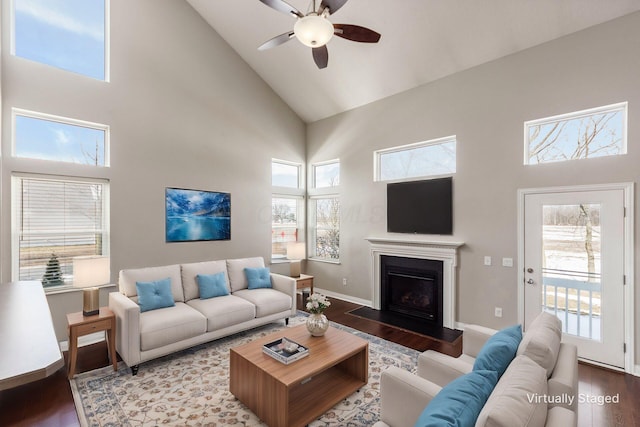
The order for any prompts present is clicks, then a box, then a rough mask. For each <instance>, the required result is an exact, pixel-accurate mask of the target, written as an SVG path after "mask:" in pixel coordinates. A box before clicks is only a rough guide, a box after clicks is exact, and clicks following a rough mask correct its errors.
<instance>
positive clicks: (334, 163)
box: [313, 160, 340, 188]
mask: <svg viewBox="0 0 640 427" xmlns="http://www.w3.org/2000/svg"><path fill="white" fill-rule="evenodd" d="M338 185H340V161H339V160H331V161H328V162H323V163H316V164H314V165H313V187H314V188H328V187H337V186H338Z"/></svg>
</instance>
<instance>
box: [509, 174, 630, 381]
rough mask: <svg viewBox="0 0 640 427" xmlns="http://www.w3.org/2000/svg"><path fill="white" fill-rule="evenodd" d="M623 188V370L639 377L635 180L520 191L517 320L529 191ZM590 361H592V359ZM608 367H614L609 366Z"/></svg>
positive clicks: (521, 303)
mask: <svg viewBox="0 0 640 427" xmlns="http://www.w3.org/2000/svg"><path fill="white" fill-rule="evenodd" d="M598 190H601V191H602V190H623V192H624V205H625V218H624V227H625V230H624V275H625V279H626V281H625V286H624V291H623V292H624V329H625V333H624V342H625V343H626V350H627V351H626V353H625V355H624V371H625V372H626V373H628V374H633V375H636V376H640V365H639V366H635V340H634V337H635V330H634V322H633V319H634V317H635V307H634V302H635V299H634V298H635V293H634V288H635V281H634V261H635V257H634V236H635V234H634V227H633V225H634V218H635V214H634V210H635V209H634V183H633V182H622V183H613V184H594V185H576V186H562V187H546V188H526V189H520V190H518V281H517V283H518V323H520V324H524V269H525V266H524V246H525V243H524V231H525V224H524V201H525V196H526V195H529V194H545V193H569V192H574V191H598ZM589 363H593V362H592V361H590V362H589ZM607 367H608V368H609V369H611V367H609V366H607Z"/></svg>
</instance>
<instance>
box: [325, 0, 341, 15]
mask: <svg viewBox="0 0 640 427" xmlns="http://www.w3.org/2000/svg"><path fill="white" fill-rule="evenodd" d="M346 2H347V0H322V3H320V9H318V15H322V12H324V10H325V9H326V8H329V13H330V14H331V15H333V14H334V13H336V12H337V11H338V9H340V8H341V7H342V6H344V4H345V3H346Z"/></svg>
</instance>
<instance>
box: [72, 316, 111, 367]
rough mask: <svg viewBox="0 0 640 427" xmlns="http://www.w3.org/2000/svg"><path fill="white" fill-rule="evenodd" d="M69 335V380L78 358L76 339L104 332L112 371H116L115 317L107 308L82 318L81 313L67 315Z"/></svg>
mask: <svg viewBox="0 0 640 427" xmlns="http://www.w3.org/2000/svg"><path fill="white" fill-rule="evenodd" d="M67 325H68V329H67V330H68V335H69V379H71V378H73V376H74V375H75V373H76V360H77V358H78V337H81V336H83V335H87V334H92V333H94V332H100V331H105V332H106V334H107V350H108V354H109V359H110V360H111V363H112V364H113V370H114V371H117V370H118V359H117V358H116V316H115V314H113V312H112V311H111V310H109V308H108V307H100V312H99V313H98V314H95V315H93V316H84V315H83V314H82V312H81V311H79V312H77V313H69V314H67Z"/></svg>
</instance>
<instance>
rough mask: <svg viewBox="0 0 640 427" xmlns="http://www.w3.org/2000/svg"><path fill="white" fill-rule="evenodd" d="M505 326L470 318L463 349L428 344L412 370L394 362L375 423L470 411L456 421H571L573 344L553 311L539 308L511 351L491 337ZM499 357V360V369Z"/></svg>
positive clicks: (407, 422) (563, 426) (402, 425)
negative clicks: (456, 352) (448, 350)
mask: <svg viewBox="0 0 640 427" xmlns="http://www.w3.org/2000/svg"><path fill="white" fill-rule="evenodd" d="M518 328H519V325H518ZM504 331H507V329H505V330H503V331H500V332H498V331H495V330H493V329H489V328H485V327H481V326H477V325H467V326H466V327H465V329H464V334H463V354H462V355H461V356H459V357H457V358H453V357H451V356H447V355H444V354H441V353H438V352H435V351H432V350H428V351H426V352H424V353H422V354H421V355H420V356H419V357H418V368H417V375H415V374H412V373H410V372H408V371H405V370H402V369H399V368H397V367H391V368H389V369H388V370H386V371H385V372H383V373H382V377H381V381H380V395H381V398H380V400H381V405H380V418H381V421H379V422H378V423H376V424H375V427H389V426H391V427H408V426H414V425H415V426H418V425H423V424H426V425H431V424H429V420H433V416H435V417H436V419H438V420H439V421H438V424H439V425H448V424H446V421H444V420H445V419H451V420H456V422H460V421H461V420H462V419H464V418H468V417H471V418H472V419H468V420H467V421H468V422H467V423H466V424H465V423H461V424H460V425H468V424H470V425H474V424H475V425H476V427H478V426H505V427H518V426H531V427H543V426H547V427H571V426H575V425H576V424H577V418H578V417H577V410H578V405H577V400H578V358H577V349H576V347H575V346H574V345H572V344H567V343H561V336H562V332H561V324H560V321H559V320H558V318H557V317H556V316H553V315H551V314H548V313H545V312H543V313H541V314H540V315H539V316H538V317H537V318H536V319H535V320H534V321H533V322H532V324H531V325H530V326H529V328H528V329H527V331H526V332H525V333H524V334H522V333H521V332H520V339H519V340H517V342H516V343H513V344H512V345H511V349H510V350H509V351H505V346H503V345H502V344H501V342H503V341H501V340H499V339H493V340H492V337H493V338H499V337H498V334H499V333H502V332H504ZM496 344H497V345H496ZM487 356H488V357H487ZM479 359H483V362H482V363H479V362H478V361H479ZM487 360H488V361H489V363H487ZM498 360H500V363H499V365H502V367H501V368H500V367H498V368H497V369H496V367H495V365H494V364H495V362H496V361H498ZM491 365H494V366H493V367H492V366H491ZM483 393H484V394H485V395H484V397H480V396H481V395H482V394H483ZM430 407H431V408H430ZM474 407H475V408H476V409H477V411H476V412H474V410H473V408H474ZM428 408H430V409H431V413H427V412H428V411H427V409H428ZM434 413H436V414H435V415H434Z"/></svg>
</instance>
